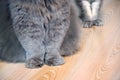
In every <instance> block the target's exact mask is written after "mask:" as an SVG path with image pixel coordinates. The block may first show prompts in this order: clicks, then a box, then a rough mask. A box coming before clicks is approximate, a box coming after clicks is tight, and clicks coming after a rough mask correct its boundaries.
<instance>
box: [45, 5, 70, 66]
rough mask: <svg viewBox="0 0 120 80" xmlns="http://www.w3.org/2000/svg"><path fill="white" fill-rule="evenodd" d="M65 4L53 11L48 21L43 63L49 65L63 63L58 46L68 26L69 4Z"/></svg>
mask: <svg viewBox="0 0 120 80" xmlns="http://www.w3.org/2000/svg"><path fill="white" fill-rule="evenodd" d="M66 5H67V6H64V7H63V8H62V9H61V11H58V12H57V13H54V15H53V19H51V20H50V22H49V26H48V27H49V28H48V32H47V36H46V55H45V63H46V64H47V65H50V66H51V65H52V66H57V65H61V64H64V59H63V57H62V56H61V54H60V52H61V51H60V47H61V45H62V43H63V40H64V37H65V35H66V33H67V31H68V29H69V26H70V6H69V5H68V4H66ZM55 15H59V16H55Z"/></svg>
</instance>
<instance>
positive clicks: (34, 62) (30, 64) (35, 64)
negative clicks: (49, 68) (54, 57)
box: [26, 57, 44, 68]
mask: <svg viewBox="0 0 120 80" xmlns="http://www.w3.org/2000/svg"><path fill="white" fill-rule="evenodd" d="M43 65H44V62H43V60H41V59H40V58H36V57H35V58H31V59H29V60H27V61H26V67H27V68H39V67H42V66H43Z"/></svg>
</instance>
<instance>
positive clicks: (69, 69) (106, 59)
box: [0, 0, 120, 80]
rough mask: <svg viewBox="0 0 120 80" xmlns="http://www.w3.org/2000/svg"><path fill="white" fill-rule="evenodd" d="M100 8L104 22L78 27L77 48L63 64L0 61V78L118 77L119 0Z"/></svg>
mask: <svg viewBox="0 0 120 80" xmlns="http://www.w3.org/2000/svg"><path fill="white" fill-rule="evenodd" d="M103 12H104V16H103V17H104V21H105V25H104V26H103V27H93V28H90V29H87V28H82V29H81V41H80V46H81V47H80V50H79V51H78V52H77V53H76V54H75V55H73V56H70V57H66V58H65V61H66V63H65V64H64V65H62V66H56V67H49V66H46V65H45V66H43V67H42V68H38V69H27V68H25V67H24V64H21V63H19V64H13V63H6V62H0V80H120V62H119V61H120V1H119V0H113V1H111V2H110V3H109V4H107V6H106V7H104V10H103ZM79 25H80V24H79Z"/></svg>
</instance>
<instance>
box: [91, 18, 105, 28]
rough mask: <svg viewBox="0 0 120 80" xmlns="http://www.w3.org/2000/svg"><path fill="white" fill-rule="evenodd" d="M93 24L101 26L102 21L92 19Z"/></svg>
mask: <svg viewBox="0 0 120 80" xmlns="http://www.w3.org/2000/svg"><path fill="white" fill-rule="evenodd" d="M93 25H94V26H103V21H102V20H100V19H97V20H94V21H93Z"/></svg>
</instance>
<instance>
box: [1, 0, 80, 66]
mask: <svg viewBox="0 0 120 80" xmlns="http://www.w3.org/2000/svg"><path fill="white" fill-rule="evenodd" d="M0 7H1V8H2V10H1V11H0V14H1V15H0V59H1V60H4V61H9V62H26V67H28V68H36V67H41V66H43V65H44V64H47V65H53V66H56V65H61V64H63V63H64V59H63V57H62V56H67V55H71V54H73V53H74V51H76V50H77V49H78V45H77V43H78V35H77V33H78V32H77V29H75V27H74V26H70V19H71V18H70V4H69V0H59V1H58V0H9V1H6V0H0Z"/></svg>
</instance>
